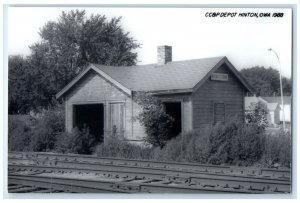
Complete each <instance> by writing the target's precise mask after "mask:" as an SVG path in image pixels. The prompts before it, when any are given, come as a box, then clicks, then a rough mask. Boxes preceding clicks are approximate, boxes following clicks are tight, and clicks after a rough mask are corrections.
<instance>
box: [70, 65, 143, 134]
mask: <svg viewBox="0 0 300 203" xmlns="http://www.w3.org/2000/svg"><path fill="white" fill-rule="evenodd" d="M111 102H124V103H125V132H124V137H125V138H126V139H130V140H140V139H141V138H142V137H143V136H144V135H145V134H144V133H143V132H144V131H143V127H142V126H141V125H140V123H139V122H138V121H137V120H133V116H135V115H136V113H137V112H138V109H139V108H138V106H137V104H135V103H134V102H132V100H131V97H130V96H128V95H127V94H125V93H124V92H123V91H122V90H120V89H118V88H117V87H115V86H114V85H112V84H111V83H110V82H108V81H107V80H105V79H104V78H102V77H101V76H100V75H98V74H96V73H95V72H94V71H93V70H91V71H90V72H89V73H88V74H87V75H86V76H85V77H84V78H82V79H81V80H80V81H79V82H78V83H77V85H76V86H75V87H73V88H72V89H71V90H70V91H69V92H68V93H67V97H66V129H67V131H69V132H70V131H72V129H73V127H74V126H73V105H76V104H91V103H102V104H104V118H105V120H104V126H105V127H104V134H105V135H109V134H110V133H111V129H110V127H109V121H110V115H109V112H110V111H109V104H110V103H111Z"/></svg>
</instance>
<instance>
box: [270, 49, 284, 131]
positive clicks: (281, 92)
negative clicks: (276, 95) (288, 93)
mask: <svg viewBox="0 0 300 203" xmlns="http://www.w3.org/2000/svg"><path fill="white" fill-rule="evenodd" d="M268 51H271V52H273V53H274V54H275V56H276V57H277V60H278V64H279V76H280V77H279V80H280V94H281V106H282V121H283V130H285V115H284V104H283V91H282V78H281V64H280V60H279V57H278V55H277V53H276V52H275V51H274V49H272V48H270V49H268Z"/></svg>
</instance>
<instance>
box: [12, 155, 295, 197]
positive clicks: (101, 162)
mask: <svg viewBox="0 0 300 203" xmlns="http://www.w3.org/2000/svg"><path fill="white" fill-rule="evenodd" d="M188 166H190V167H188ZM8 169H9V179H8V180H9V184H21V185H24V186H28V187H35V188H36V187H38V188H45V187H46V188H48V189H51V190H54V191H64V192H99V193H100V192H118V193H120V192H126V193H132V192H133V193H139V192H149V193H152V192H154V193H161V192H163V193H165V192H168V193H169V192H177V193H178V192H182V193H209V192H214V193H222V192H226V193H228V192H229V193H230V192H234V193H282V192H283V193H285V192H289V191H290V185H291V184H290V178H289V177H287V176H286V175H287V172H286V171H275V170H274V171H272V172H271V173H272V175H271V176H270V175H262V174H260V175H258V174H255V173H253V171H252V173H238V174H237V173H236V171H234V170H233V169H232V168H230V167H226V166H224V167H223V166H222V167H219V166H212V165H199V164H179V163H165V162H151V161H144V160H143V161H142V160H127V159H111V158H97V157H93V156H82V155H61V154H49V153H9V165H8ZM250 171H251V170H250ZM250 171H249V170H248V172H250ZM257 171H258V170H256V171H255V172H256V173H257ZM269 173H270V172H269ZM49 182H50V183H51V184H50V185H49ZM70 188H71V189H70Z"/></svg>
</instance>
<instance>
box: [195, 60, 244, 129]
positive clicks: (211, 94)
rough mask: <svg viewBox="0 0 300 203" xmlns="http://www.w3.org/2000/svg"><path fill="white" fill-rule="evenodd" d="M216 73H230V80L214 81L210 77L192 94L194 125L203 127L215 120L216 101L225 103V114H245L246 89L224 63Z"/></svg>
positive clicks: (198, 127)
mask: <svg viewBox="0 0 300 203" xmlns="http://www.w3.org/2000/svg"><path fill="white" fill-rule="evenodd" d="M215 73H225V74H228V81H213V80H211V79H210V78H209V79H208V80H207V81H205V82H204V84H203V85H202V86H201V87H200V88H199V89H198V90H197V91H196V92H194V93H193V95H192V104H193V127H194V129H202V128H206V127H209V126H211V125H212V124H213V122H214V120H213V119H214V118H213V116H214V110H213V105H214V103H218V102H219V103H224V104H225V116H231V115H240V116H243V115H244V95H245V89H244V87H243V86H242V84H241V83H240V82H239V81H238V79H237V78H236V77H235V76H234V75H233V74H232V73H231V71H230V70H229V69H228V68H227V66H226V65H225V64H224V65H222V66H221V67H220V68H218V69H217V70H216V71H215Z"/></svg>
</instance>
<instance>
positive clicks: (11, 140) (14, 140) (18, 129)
mask: <svg viewBox="0 0 300 203" xmlns="http://www.w3.org/2000/svg"><path fill="white" fill-rule="evenodd" d="M26 117H29V116H23V115H9V116H8V150H9V151H29V150H30V147H29V146H30V139H31V136H32V134H31V128H30V126H28V124H27V123H26V121H24V118H25V119H26ZM29 119H30V118H29Z"/></svg>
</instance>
